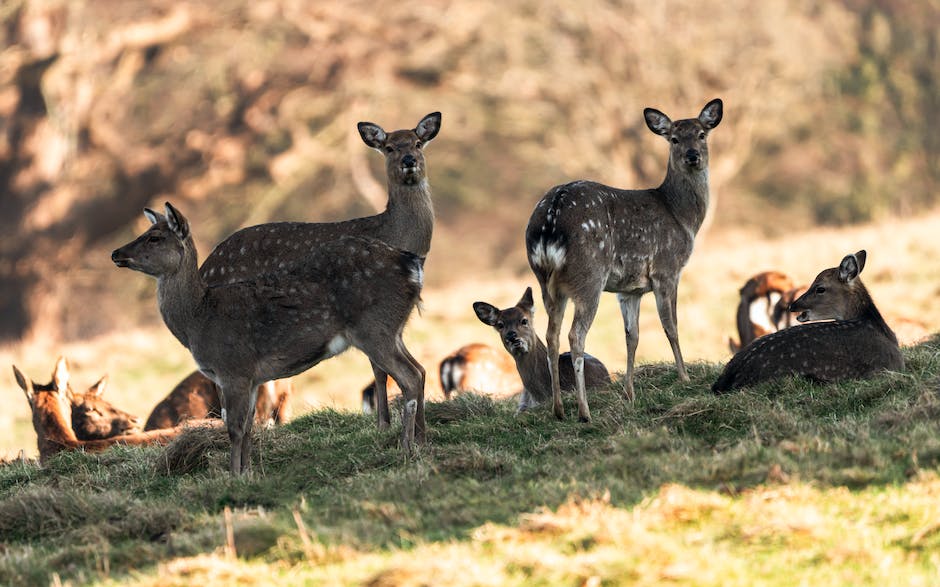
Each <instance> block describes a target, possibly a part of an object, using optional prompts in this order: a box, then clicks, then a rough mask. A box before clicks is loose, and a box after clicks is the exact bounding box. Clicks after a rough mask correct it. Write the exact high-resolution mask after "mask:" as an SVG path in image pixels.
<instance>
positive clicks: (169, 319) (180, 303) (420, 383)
mask: <svg viewBox="0 0 940 587" xmlns="http://www.w3.org/2000/svg"><path fill="white" fill-rule="evenodd" d="M144 214H145V216H146V217H147V218H148V219H149V220H150V222H151V226H150V228H148V229H147V230H146V231H145V232H144V233H143V234H142V235H141V236H139V237H138V238H137V239H135V240H134V241H133V242H131V243H128V244H127V245H124V246H123V247H121V248H119V249H117V250H115V251H114V252H113V253H112V255H111V258H112V260H113V261H114V263H115V264H116V265H118V266H119V267H128V268H130V269H133V270H135V271H140V272H142V273H145V274H147V275H151V276H153V277H155V278H156V279H157V301H158V304H159V308H160V313H161V315H162V316H163V320H164V322H165V323H166V325H167V327H168V328H169V329H170V332H172V333H173V335H174V336H176V338H177V339H178V340H179V341H180V342H181V343H182V344H183V346H185V347H186V348H187V349H189V351H190V353H191V354H192V355H193V358H194V359H195V360H196V364H197V365H198V366H199V370H200V371H202V372H203V373H204V374H205V375H206V376H208V377H209V378H210V379H212V380H213V381H214V382H215V383H216V384H217V385H219V387H220V388H221V390H222V405H223V408H222V419H223V421H225V424H226V427H227V428H228V433H229V438H230V439H231V442H232V451H231V460H230V468H231V471H232V473H233V474H239V473H244V472H246V471H247V470H248V466H249V463H250V455H251V434H250V433H251V427H252V424H253V420H254V411H255V405H256V403H257V397H256V395H257V386H258V384H259V383H261V382H264V381H269V380H272V379H281V378H285V377H291V376H293V375H296V374H298V373H301V372H303V371H306V370H307V369H309V368H310V367H312V366H314V365H316V364H317V363H319V362H320V361H323V360H325V359H328V358H330V357H332V356H335V355H337V354H339V353H341V352H343V351H345V350H346V349H347V348H349V347H350V346H354V347H356V348H358V349H360V350H361V351H363V352H364V353H365V354H366V356H368V357H369V360H370V361H371V362H372V363H373V365H376V368H377V370H380V371H381V372H382V373H383V374H384V373H389V374H390V375H391V376H392V377H393V378H394V379H395V380H396V381H397V382H398V383H399V385H400V386H401V387H402V389H404V392H405V398H406V400H407V401H406V409H405V413H404V417H403V424H404V425H403V427H402V446H403V448H404V449H405V451H406V452H410V451H411V448H412V446H413V443H414V442H415V441H418V442H423V441H424V438H425V419H424V369H423V368H421V367H420V365H418V363H417V361H415V359H414V358H413V357H412V356H411V354H410V353H409V352H408V350H407V349H406V348H405V344H404V342H403V341H402V331H403V330H404V327H405V322H406V321H407V320H408V317H409V316H410V315H411V312H412V310H413V309H414V308H415V306H416V305H417V304H418V302H419V300H420V293H421V286H422V284H423V278H424V269H423V263H424V262H423V259H421V258H420V257H418V256H417V255H414V254H412V253H409V252H406V251H402V250H399V249H394V248H392V247H390V246H388V245H386V244H384V243H382V242H380V241H377V240H374V239H364V238H358V237H351V236H344V237H341V238H337V239H334V240H326V241H323V242H321V243H319V244H317V245H310V246H307V245H306V244H304V241H305V239H304V237H303V236H301V235H297V236H295V237H293V238H290V237H284V238H283V239H282V243H281V245H280V246H281V249H276V250H265V251H264V252H263V253H261V252H258V251H260V250H261V248H260V247H255V245H254V243H253V242H252V241H251V240H250V239H249V240H245V239H244V238H243V237H241V238H240V240H241V242H242V243H243V246H244V247H245V249H246V251H250V254H246V255H245V257H244V259H243V262H244V263H245V264H246V265H248V266H254V265H255V263H254V261H255V259H256V256H258V255H260V256H262V257H264V258H265V262H267V263H268V268H267V269H261V270H258V271H259V273H257V274H256V275H254V276H250V275H243V276H242V277H241V278H240V280H239V281H237V282H234V283H225V284H218V285H215V286H211V287H210V286H209V285H207V283H206V281H205V279H203V277H202V276H203V274H204V272H203V271H200V270H199V268H198V266H197V253H196V246H195V243H194V242H193V237H192V234H191V233H190V229H189V222H188V221H187V220H186V218H185V217H184V216H183V215H182V214H181V213H180V212H179V211H178V210H177V209H176V208H174V207H173V206H172V205H171V204H169V203H167V204H166V206H165V215H164V214H159V213H157V212H154V211H153V210H149V209H145V211H144ZM253 234H255V236H256V237H257V238H264V237H262V235H265V234H266V233H265V232H264V230H263V228H262V229H259V230H257V231H255V232H254V233H253ZM296 246H304V247H306V257H304V258H303V259H291V262H290V263H289V264H288V262H287V261H284V260H282V258H281V257H280V256H279V253H278V251H280V250H284V251H293V250H295V247H296ZM225 250H230V247H229V246H228V245H226V244H225V243H222V244H221V245H219V246H218V247H216V251H225ZM291 254H293V253H291ZM210 258H211V257H210ZM221 267H222V268H224V266H221ZM375 283H381V284H382V287H381V288H377V287H375V286H374V284H375ZM383 382H384V381H383Z"/></svg>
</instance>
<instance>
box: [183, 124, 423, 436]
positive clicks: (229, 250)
mask: <svg viewBox="0 0 940 587" xmlns="http://www.w3.org/2000/svg"><path fill="white" fill-rule="evenodd" d="M357 128H358V129H359V135H360V136H361V138H362V140H363V142H364V143H365V144H366V145H367V146H369V147H371V148H373V149H375V150H376V151H378V152H380V153H382V154H383V155H384V156H385V170H386V174H387V176H388V207H387V208H386V209H385V210H384V211H383V212H382V213H381V214H377V215H374V216H366V217H362V218H354V219H351V220H346V221H343V222H317V223H311V222H276V223H269V224H262V225H259V226H252V227H248V228H243V229H241V230H239V231H237V232H235V233H234V234H232V235H231V236H230V237H229V238H227V239H226V240H225V241H223V242H222V243H220V244H219V245H218V246H216V248H215V250H214V251H213V252H212V254H211V256H210V257H208V258H207V259H206V260H205V263H203V265H202V268H201V269H200V274H201V276H202V278H203V279H204V280H205V282H206V284H207V285H208V286H209V287H214V286H217V285H222V284H232V283H237V282H239V281H240V280H242V279H245V278H253V277H254V276H255V275H257V274H259V273H261V272H263V271H268V270H274V269H278V268H279V267H281V268H283V267H286V266H289V265H291V264H294V263H298V262H303V260H304V259H305V258H306V257H307V256H308V255H309V254H310V248H311V247H313V246H316V245H318V244H320V243H324V242H327V241H330V240H334V239H336V238H339V237H341V236H358V237H363V238H373V239H377V240H380V241H382V242H384V243H386V244H388V245H390V246H392V247H394V248H396V249H402V250H404V251H408V252H411V253H414V254H415V255H417V256H419V257H426V256H427V254H428V251H429V250H430V248H431V234H432V232H433V229H434V207H433V204H432V202H431V187H430V184H429V183H428V176H427V162H426V161H425V158H424V148H425V147H426V146H427V144H428V143H429V142H431V140H432V139H433V138H434V137H436V136H437V133H438V131H439V130H440V128H441V113H440V112H432V113H431V114H428V115H427V116H425V117H424V118H422V119H421V121H420V122H418V125H417V126H416V127H415V128H414V129H412V130H396V131H393V132H386V131H385V130H383V129H382V127H380V126H379V125H377V124H375V123H372V122H360V123H359V124H358V125H357ZM287 243H290V244H289V245H288V244H287ZM372 371H373V375H374V376H375V380H376V381H379V382H380V384H379V387H378V394H377V398H378V409H377V421H378V425H379V428H380V429H384V428H387V427H388V426H389V423H390V419H389V413H388V394H387V392H386V390H385V385H384V382H385V381H386V380H387V375H388V374H387V373H385V372H382V371H381V369H379V367H378V365H376V364H375V363H373V364H372Z"/></svg>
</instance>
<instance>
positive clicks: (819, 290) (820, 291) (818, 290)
mask: <svg viewBox="0 0 940 587" xmlns="http://www.w3.org/2000/svg"><path fill="white" fill-rule="evenodd" d="M824 293H826V288H825V287H823V286H821V285H820V286H817V287H816V295H820V294H824Z"/></svg>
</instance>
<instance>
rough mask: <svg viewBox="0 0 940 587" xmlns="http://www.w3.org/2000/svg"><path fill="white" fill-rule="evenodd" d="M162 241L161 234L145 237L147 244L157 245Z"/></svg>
mask: <svg viewBox="0 0 940 587" xmlns="http://www.w3.org/2000/svg"><path fill="white" fill-rule="evenodd" d="M162 240H163V235H162V234H151V235H150V236H148V237H147V242H148V243H158V242H160V241H162Z"/></svg>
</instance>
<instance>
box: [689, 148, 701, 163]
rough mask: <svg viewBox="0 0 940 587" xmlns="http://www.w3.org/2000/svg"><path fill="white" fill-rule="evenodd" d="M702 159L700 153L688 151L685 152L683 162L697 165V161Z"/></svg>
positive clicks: (692, 150) (693, 150)
mask: <svg viewBox="0 0 940 587" xmlns="http://www.w3.org/2000/svg"><path fill="white" fill-rule="evenodd" d="M701 159H702V155H701V153H699V152H698V151H696V150H695V149H689V150H688V151H686V152H685V161H686V163H688V164H689V165H698V163H699V161H700V160H701Z"/></svg>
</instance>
